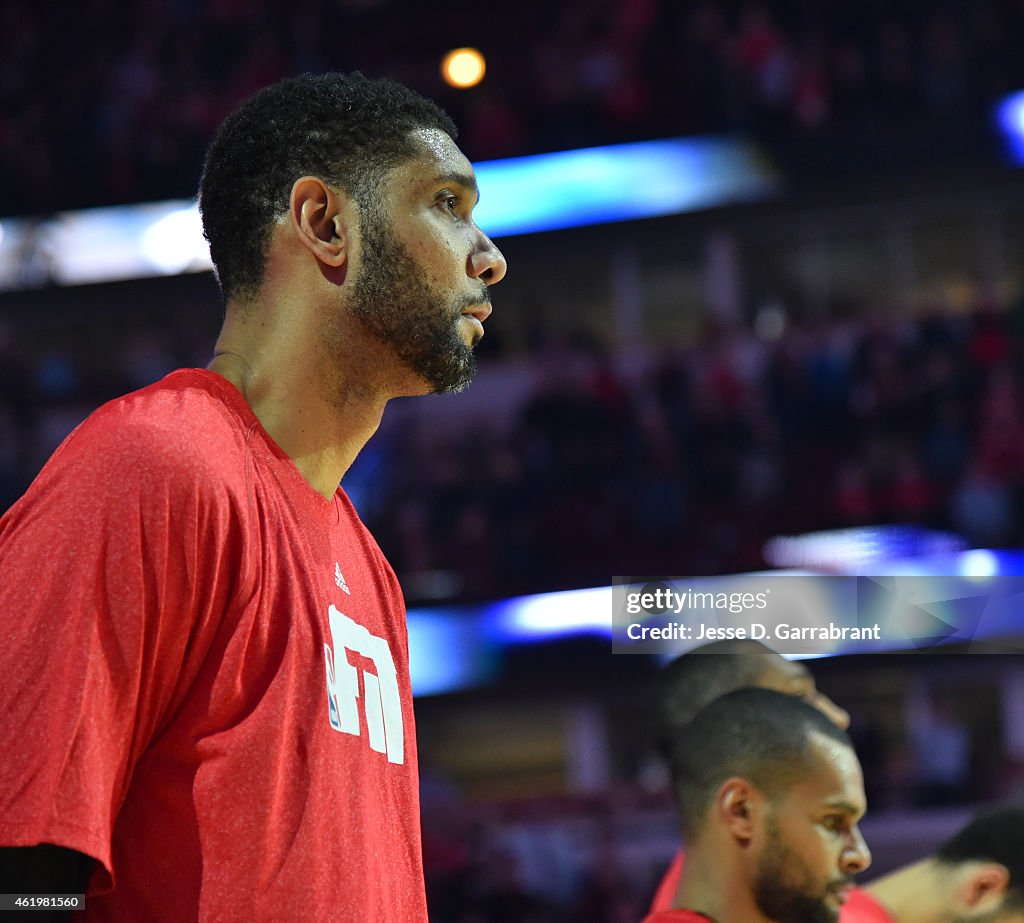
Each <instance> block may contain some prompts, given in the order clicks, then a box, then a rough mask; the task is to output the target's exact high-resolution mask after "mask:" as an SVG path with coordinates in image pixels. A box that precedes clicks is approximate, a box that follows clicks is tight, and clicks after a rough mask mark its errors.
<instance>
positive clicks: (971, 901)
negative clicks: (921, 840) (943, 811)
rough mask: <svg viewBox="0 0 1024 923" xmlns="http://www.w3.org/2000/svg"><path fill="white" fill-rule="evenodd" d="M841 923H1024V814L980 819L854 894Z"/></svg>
mask: <svg viewBox="0 0 1024 923" xmlns="http://www.w3.org/2000/svg"><path fill="white" fill-rule="evenodd" d="M839 919H840V923H970V921H977V923H1024V808H1022V807H1009V808H997V809H995V810H992V811H989V812H987V813H985V814H981V815H979V816H978V817H976V818H975V819H974V820H972V821H971V822H970V823H969V824H968V825H967V826H966V827H964V829H963V830H961V831H960V832H959V833H957V834H956V835H955V836H953V837H952V838H951V839H950V840H948V841H947V842H946V843H944V844H943V845H942V846H940V847H939V848H938V849H937V850H936V851H935V852H934V854H932V855H931V856H929V857H927V858H925V859H922V860H921V861H919V862H914V863H911V864H910V865H906V866H903V867H902V868H899V869H897V870H896V871H895V872H890V873H889V874H888V875H884V876H882V877H881V878H878V879H876V880H875V881H873V882H871V883H870V884H868V885H865V886H864V887H862V888H859V889H857V890H855V891H854V892H853V893H852V894H851V895H850V900H849V901H848V902H847V903H846V905H845V906H844V907H843V911H842V914H841V915H840V917H839Z"/></svg>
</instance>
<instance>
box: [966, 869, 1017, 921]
mask: <svg viewBox="0 0 1024 923" xmlns="http://www.w3.org/2000/svg"><path fill="white" fill-rule="evenodd" d="M1009 884H1010V873H1009V871H1008V870H1007V868H1006V866H1005V865H1000V864H999V863H998V862H978V863H973V862H972V863H971V868H970V869H969V870H968V871H967V873H966V875H965V876H964V881H963V882H962V883H961V886H960V887H959V888H958V889H957V890H958V891H959V895H958V896H959V898H960V900H961V902H962V904H963V907H964V908H965V909H970V910H974V911H978V912H979V913H982V912H983V913H985V915H986V916H987V914H988V913H989V912H990V911H992V910H994V909H995V908H996V907H997V906H999V904H1000V903H1001V902H1002V899H1003V895H1004V894H1005V893H1006V889H1007V887H1008V886H1009Z"/></svg>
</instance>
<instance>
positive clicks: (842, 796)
mask: <svg viewBox="0 0 1024 923" xmlns="http://www.w3.org/2000/svg"><path fill="white" fill-rule="evenodd" d="M812 749H813V763H814V766H815V769H814V772H813V773H809V774H808V776H807V779H806V780H805V781H803V782H801V783H799V784H797V785H794V786H792V787H791V788H790V789H788V790H787V792H786V793H785V794H784V795H783V796H781V797H780V798H779V799H778V801H777V802H776V803H775V804H774V806H773V808H772V809H771V810H770V812H769V815H768V817H767V818H766V820H765V829H764V837H763V842H762V849H761V851H760V854H759V855H760V858H759V861H758V866H757V870H756V876H755V881H754V898H755V902H756V903H757V906H758V909H759V910H760V911H761V912H762V913H763V914H764V915H765V916H766V917H768V918H769V919H771V920H775V921H777V923H835V921H836V920H838V919H839V909H840V907H841V906H842V905H843V903H844V902H845V900H846V898H847V895H848V893H849V889H850V887H851V886H852V883H853V876H854V875H855V874H857V873H858V872H862V871H864V869H866V868H867V867H868V866H869V865H870V864H871V853H870V852H869V851H868V848H867V845H866V844H865V842H864V839H863V837H862V836H861V834H860V828H859V827H858V823H859V821H860V818H861V817H862V816H863V814H864V810H865V799H864V782H863V778H862V776H861V769H860V764H859V763H858V762H857V757H856V755H855V754H854V752H853V750H851V749H850V748H849V747H847V746H844V745H843V744H840V743H838V742H837V741H833V740H830V739H828V738H825V737H821V736H815V737H814V739H813V743H812Z"/></svg>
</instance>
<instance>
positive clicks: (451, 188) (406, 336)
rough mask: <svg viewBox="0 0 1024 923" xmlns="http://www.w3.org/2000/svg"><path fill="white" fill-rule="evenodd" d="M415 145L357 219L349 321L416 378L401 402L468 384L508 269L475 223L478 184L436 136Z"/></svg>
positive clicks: (418, 137)
mask: <svg viewBox="0 0 1024 923" xmlns="http://www.w3.org/2000/svg"><path fill="white" fill-rule="evenodd" d="M413 140H414V143H415V145H416V149H417V154H416V156H414V157H413V158H412V159H410V160H409V161H407V162H405V163H403V164H401V165H400V166H398V167H397V168H395V169H394V170H392V171H391V172H390V173H389V174H388V178H387V180H386V181H385V183H384V184H383V187H384V188H382V189H381V190H380V199H379V201H380V207H379V208H372V207H371V208H367V209H364V210H363V212H362V214H361V236H362V246H361V248H360V266H359V271H358V276H357V278H356V282H355V289H354V298H353V311H354V313H355V314H356V316H357V317H359V318H360V319H361V321H362V322H363V324H364V325H365V326H366V327H367V328H368V329H369V330H370V331H371V332H372V333H373V334H375V335H376V336H377V337H378V338H380V339H382V340H384V341H386V342H387V343H388V344H389V345H390V346H391V348H392V351H393V353H394V354H395V355H396V356H397V357H398V359H399V360H400V362H401V364H402V365H403V366H404V367H405V368H406V369H407V371H409V372H411V373H412V374H413V376H414V379H415V380H414V381H412V382H411V383H410V386H409V387H408V389H407V393H416V392H418V391H424V390H427V391H456V390H459V389H460V388H461V387H464V386H465V385H466V384H467V383H468V381H469V379H470V377H471V376H472V373H473V367H474V361H473V352H472V349H473V347H474V346H475V345H476V343H477V342H478V341H479V339H480V337H482V336H483V332H484V329H483V322H484V321H485V320H486V318H487V316H488V315H489V314H490V312H491V306H490V300H491V299H490V293H489V287H490V286H491V285H494V284H496V283H497V282H499V281H501V279H502V277H503V276H504V275H505V269H506V266H505V259H504V257H503V256H502V255H501V252H500V251H499V250H498V248H497V247H495V246H494V244H493V243H492V242H491V240H490V238H488V237H487V235H486V234H484V233H483V232H482V231H481V230H480V228H479V227H477V225H476V223H475V222H474V220H473V208H474V207H475V205H476V202H477V190H476V179H475V177H474V175H473V169H472V167H471V166H470V163H469V161H468V160H467V159H466V157H465V155H464V154H463V153H462V152H461V151H460V150H459V149H458V147H457V146H456V145H455V142H454V141H452V139H451V138H450V137H449V136H448V135H446V134H445V133H444V132H441V131H437V130H434V129H423V130H420V131H417V132H415V133H414V138H413Z"/></svg>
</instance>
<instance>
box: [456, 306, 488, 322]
mask: <svg viewBox="0 0 1024 923" xmlns="http://www.w3.org/2000/svg"><path fill="white" fill-rule="evenodd" d="M462 313H463V316H469V317H475V318H476V319H477V320H478V321H480V323H481V324H483V322H484V321H485V320H487V318H488V317H490V316H491V306H490V304H489V303H488V302H484V303H483V304H474V305H470V306H469V307H468V308H466V310H465V311H463V312H462Z"/></svg>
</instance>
